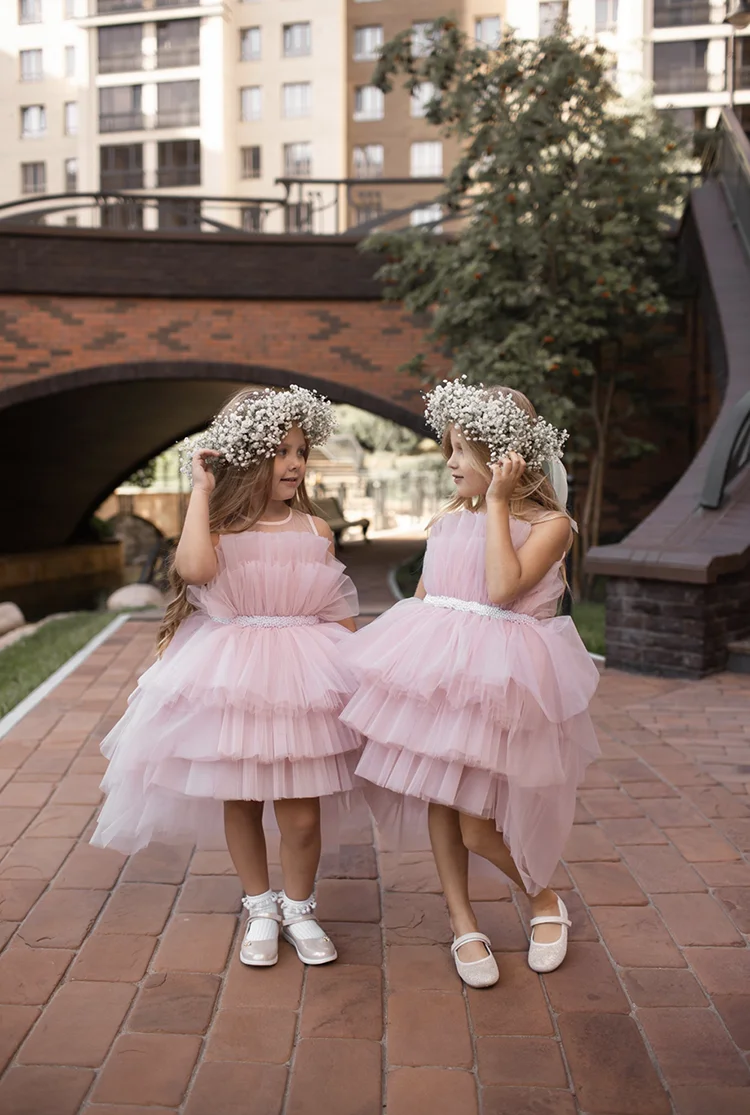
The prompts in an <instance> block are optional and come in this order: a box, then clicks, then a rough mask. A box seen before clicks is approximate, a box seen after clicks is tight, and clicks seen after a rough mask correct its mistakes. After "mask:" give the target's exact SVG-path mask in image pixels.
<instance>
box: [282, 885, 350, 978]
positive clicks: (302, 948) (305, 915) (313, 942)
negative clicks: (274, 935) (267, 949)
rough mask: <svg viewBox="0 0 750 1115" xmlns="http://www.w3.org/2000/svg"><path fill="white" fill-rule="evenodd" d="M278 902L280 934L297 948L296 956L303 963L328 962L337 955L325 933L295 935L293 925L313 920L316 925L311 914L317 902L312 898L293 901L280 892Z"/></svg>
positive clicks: (315, 919)
mask: <svg viewBox="0 0 750 1115" xmlns="http://www.w3.org/2000/svg"><path fill="white" fill-rule="evenodd" d="M279 903H280V906H281V915H282V920H281V934H282V936H283V938H284V940H285V941H288V942H289V944H290V945H292V946H293V947H294V948H295V949H296V950H297V956H298V957H299V958H300V960H301V961H302V963H303V964H330V962H331V961H332V960H335V959H336V957H337V956H338V953H337V952H336V946H335V945H334V943H333V941H332V940H331V938H330V937H328V936H327V935H326V936H324V937H298V936H296V935H295V933H294V930H293V928H292V927H293V926H295V925H300V924H301V923H302V922H305V921H314V922H315V924H316V925H318V924H319V923H318V919H317V918H316V917H314V916H313V911H314V910H315V907H316V905H317V903H316V902H315V899H314V898H310V899H308V901H307V902H304V903H302V902H295V901H294V900H293V899H291V898H287V897H286V895H285V894H284V893H283V892H282V894H281V895H279Z"/></svg>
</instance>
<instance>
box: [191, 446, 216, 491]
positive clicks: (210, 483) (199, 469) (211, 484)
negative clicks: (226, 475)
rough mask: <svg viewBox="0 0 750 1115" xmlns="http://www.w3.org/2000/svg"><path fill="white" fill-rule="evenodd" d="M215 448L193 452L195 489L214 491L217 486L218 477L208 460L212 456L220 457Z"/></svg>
mask: <svg viewBox="0 0 750 1115" xmlns="http://www.w3.org/2000/svg"><path fill="white" fill-rule="evenodd" d="M220 456H221V453H217V452H216V450H215V449H197V450H196V452H195V453H193V462H192V463H193V491H194V492H208V493H210V492H212V491H213V490H214V488H215V487H216V477H215V476H214V474H213V472H211V470H210V469H209V468H207V467H206V466H207V464H208V460H209V458H211V457H220Z"/></svg>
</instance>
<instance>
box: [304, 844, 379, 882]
mask: <svg viewBox="0 0 750 1115" xmlns="http://www.w3.org/2000/svg"><path fill="white" fill-rule="evenodd" d="M377 877H378V865H377V862H376V859H375V849H374V848H373V847H372V846H371V845H368V844H342V845H341V847H340V848H339V850H338V852H324V853H323V855H322V856H321V859H320V870H319V871H318V878H320V879H377Z"/></svg>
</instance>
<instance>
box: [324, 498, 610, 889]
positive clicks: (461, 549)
mask: <svg viewBox="0 0 750 1115" xmlns="http://www.w3.org/2000/svg"><path fill="white" fill-rule="evenodd" d="M486 526H487V517H486V515H485V514H482V513H474V512H471V511H468V510H462V511H458V512H454V513H451V514H448V515H445V516H444V517H443V518H441V519H439V520H438V522H437V523H436V524H435V526H434V527H433V529H432V532H431V535H430V539H429V542H428V545H427V553H426V555H425V563H424V587H425V589H426V593H427V596H426V599H425V601H424V602H423V601H421V600H417V599H410V600H404V601H401V602H400V603H398V604H396V605H395V606H394V607H393V608H391V609H390V611H388V612H386V613H385V614H384V615H383V616H381V617H380V618H379V619H377V620H375V622H374V623H372V624H370V626H368V627H365V628H364V629H363V630H361V631H360V632H358V634H357V635H355V637H354V639H353V640H352V647H351V650H350V657H349V661H350V662H351V664H352V666H353V667H354V668H355V669H356V671H357V673H358V675H359V679H360V683H359V688H358V690H357V692H356V693H355V695H354V696H353V697H352V699H351V701H350V702H349V704H348V705H347V707H346V709H345V711H344V713H343V720H344V722H345V723H346V724H348V725H349V726H350V727H351V728H353V729H356V730H357V731H359V732H361V733H362V734H363V735H364V736H366V737H367V744H366V746H365V749H364V752H363V754H362V758H361V760H360V763H359V765H358V767H357V774H358V775H360V776H361V777H362V778H364V779H367V780H368V781H369V782H370V783H372V784H373V788H372V789H371V790H370V791H369V793H368V800H369V801H370V805H371V808H372V810H373V813H374V815H375V818H376V820H377V821H378V825H379V829H380V833H381V841H382V844H383V846H385V847H394V848H400V849H403V850H408V849H416V848H421V847H429V841H428V837H427V803H428V802H436V803H441V804H444V805H448V806H452V807H454V808H455V809H457V810H459V811H461V812H463V813H468V814H472V815H474V816H476V817H487V818H492V819H493V820H494V821H495V824H496V826H497V828H498V830H499V831H501V832H502V833H503V835H504V839H505V842H506V844H507V845H508V848H509V850H510V852H511V855H512V856H513V859H514V861H515V863H516V865H517V867H518V870H519V872H520V873H521V876H522V878H523V881H524V884H525V886H526V889H527V890H528V892H529V893H530V894H535V893H538V891H539V890H541V889H542V888H543V887H545V886H546V885H547V884H548V883H549V880H550V878H551V876H552V873H553V871H554V869H555V866H556V864H557V862H558V860H559V858H560V855H561V853H562V850H563V846H564V844H565V841H566V839H567V837H568V834H569V832H570V828H571V825H572V823H573V814H574V811H575V798H576V787H577V785H578V783H579V782H580V781H581V779H582V777H583V774H584V770H585V768H586V766H587V764H588V763H589V762H591V760H592V759H594V758H596V756H597V755H598V754H599V745H598V742H597V737H596V733H595V731H594V727H593V724H592V722H591V718H590V716H589V712H588V706H589V702H590V700H591V698H592V696H593V693H594V691H595V689H596V686H597V683H598V680H599V673H598V670H597V668H596V666H595V665H594V664H593V662H592V661H591V658H590V657H589V655H588V653H587V651H586V649H585V647H584V645H583V643H582V642H581V639H580V637H579V635H578V632H577V630H576V628H575V625H574V623H573V621H572V620H571V619H570V618H569V617H566V616H556V615H555V612H556V609H557V603H558V601H559V599H560V596H561V594H562V592H563V587H564V586H563V581H562V574H561V567H560V565H555V566H554V567H553V568H552V569H551V570H550V571H549V573H547V574H546V575H545V576H544V577H543V578H542V580H541V581H540V582H539V584H537V585H536V586H535V588H533V589H532V590H531V591H530V592H528V593H526V594H525V595H524V596H522V597H519V598H518V599H516V600H514V601H513V602H512V603H511V604H509V605H508V606H507V608H506V609H501V608H496V607H493V606H492V604H491V603H490V600H489V596H488V594H487V585H486V579H485V541H486ZM531 530H532V527H531V525H530V524H529V523H527V522H523V521H521V520H518V519H511V535H512V538H513V544H514V546H515V548H516V549H517V550H518V549H519V548H520V547H521V546H522V545H523V544H524V542H525V541H526V540H527V539H528V537H529V534H530V532H531ZM377 787H379V788H380V789H379V790H378V789H377Z"/></svg>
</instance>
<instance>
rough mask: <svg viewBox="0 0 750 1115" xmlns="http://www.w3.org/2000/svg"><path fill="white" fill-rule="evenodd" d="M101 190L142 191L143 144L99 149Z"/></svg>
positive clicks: (114, 145) (115, 145) (122, 144)
mask: <svg viewBox="0 0 750 1115" xmlns="http://www.w3.org/2000/svg"><path fill="white" fill-rule="evenodd" d="M99 180H100V183H101V189H102V190H142V189H143V144H142V143H117V144H112V145H111V146H108V147H100V148H99Z"/></svg>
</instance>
